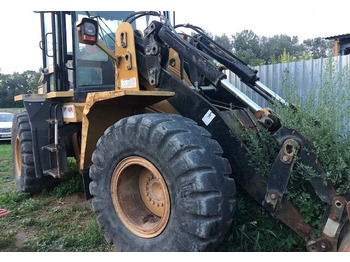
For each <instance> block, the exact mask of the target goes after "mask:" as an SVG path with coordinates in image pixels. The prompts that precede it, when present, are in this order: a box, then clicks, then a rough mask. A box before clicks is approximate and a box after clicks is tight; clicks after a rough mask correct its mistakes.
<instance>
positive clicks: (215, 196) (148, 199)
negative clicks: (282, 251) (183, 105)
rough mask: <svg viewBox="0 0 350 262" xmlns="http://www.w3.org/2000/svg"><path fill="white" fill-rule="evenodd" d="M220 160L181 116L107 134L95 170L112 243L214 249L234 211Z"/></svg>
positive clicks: (144, 118)
mask: <svg viewBox="0 0 350 262" xmlns="http://www.w3.org/2000/svg"><path fill="white" fill-rule="evenodd" d="M221 154H222V148H221V147H220V145H219V144H218V143H217V142H216V141H215V140H212V139H211V138H210V133H209V132H208V131H207V130H205V129H204V128H202V127H199V126H197V125H196V123H195V122H193V121H192V120H190V119H187V118H183V117H181V116H177V115H168V114H145V115H136V116H132V117H128V118H124V119H122V120H120V121H119V122H117V123H116V124H115V125H113V126H111V127H109V128H108V129H107V130H106V131H105V133H104V135H103V136H102V137H101V138H100V139H99V141H98V143H97V149H96V150H95V152H94V153H93V157H92V161H93V165H92V166H91V168H90V177H91V179H92V182H91V183H90V192H91V194H92V195H93V196H94V199H93V201H92V206H93V210H94V211H95V212H96V213H97V214H98V218H97V221H98V224H99V226H100V227H101V228H103V229H104V230H105V238H106V240H107V242H108V243H109V244H114V249H115V251H210V250H213V249H214V248H215V247H216V246H217V245H218V244H219V243H220V241H221V240H222V239H223V237H224V235H225V233H226V232H227V230H228V228H229V227H230V225H231V222H232V218H233V212H234V209H235V200H234V194H235V191H236V188H235V183H234V180H233V179H231V178H229V174H230V173H231V167H230V164H229V162H228V160H227V159H225V158H222V157H221ZM145 174H146V175H145ZM150 210H151V211H150ZM150 221H151V222H150Z"/></svg>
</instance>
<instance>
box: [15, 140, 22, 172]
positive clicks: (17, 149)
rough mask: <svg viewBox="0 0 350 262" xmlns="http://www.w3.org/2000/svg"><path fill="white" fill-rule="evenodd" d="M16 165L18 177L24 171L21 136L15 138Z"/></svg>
mask: <svg viewBox="0 0 350 262" xmlns="http://www.w3.org/2000/svg"><path fill="white" fill-rule="evenodd" d="M15 164H16V167H15V168H16V172H17V175H18V176H21V172H22V171H21V170H22V153H21V143H20V141H19V135H16V137H15Z"/></svg>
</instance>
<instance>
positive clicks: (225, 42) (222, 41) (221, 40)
mask: <svg viewBox="0 0 350 262" xmlns="http://www.w3.org/2000/svg"><path fill="white" fill-rule="evenodd" d="M214 41H215V42H217V43H218V44H219V45H221V46H222V47H223V48H225V49H226V50H227V51H230V52H232V49H233V43H232V41H231V40H230V38H229V37H228V36H227V35H226V34H223V35H221V36H215V37H214Z"/></svg>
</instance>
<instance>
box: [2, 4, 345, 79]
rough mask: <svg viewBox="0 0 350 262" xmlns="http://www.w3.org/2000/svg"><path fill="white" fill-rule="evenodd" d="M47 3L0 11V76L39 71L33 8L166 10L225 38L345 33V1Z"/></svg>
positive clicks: (301, 37)
mask: <svg viewBox="0 0 350 262" xmlns="http://www.w3.org/2000/svg"><path fill="white" fill-rule="evenodd" d="M48 2H54V1H36V0H31V1H27V2H26V1H12V2H11V3H9V4H6V6H5V7H3V6H2V7H1V13H0V34H1V36H0V39H1V41H0V68H1V71H0V72H1V73H5V74H10V73H13V72H23V71H25V70H35V71H37V70H38V69H39V68H40V67H41V63H42V58H41V50H40V49H39V41H40V23H39V14H36V13H34V12H33V11H34V10H37V11H38V10H79V9H87V10H152V9H153V10H170V11H175V14H176V23H190V24H193V25H197V26H199V27H201V28H203V29H204V30H206V31H208V32H211V33H212V34H213V35H222V34H224V33H225V34H226V35H228V36H231V35H235V34H236V33H238V32H241V31H242V30H245V29H248V30H253V31H254V33H256V34H257V35H259V36H267V37H269V36H273V35H276V34H277V35H279V34H286V35H289V36H298V38H299V40H300V42H301V41H302V40H305V39H309V38H315V37H319V36H320V37H328V36H334V35H341V34H347V33H350V23H349V13H350V1H349V0H333V1H331V0H319V1H314V0H312V1H310V0H289V1H284V0H279V1H278V0H261V1H258V0H249V1H247V0H240V1H236V0H231V1H228V0H221V1H212V0H207V1H198V0H197V1H194V0H192V1H191V0H175V1H169V2H167V1H165V0H163V1H161V0H153V1H146V0H144V1H140V0H133V1H107V0H106V1H105V0H99V1H95V2H92V1H82V0H78V1H76V0H75V1H72V0H60V1H55V2H54V4H52V3H48ZM97 4H98V5H97Z"/></svg>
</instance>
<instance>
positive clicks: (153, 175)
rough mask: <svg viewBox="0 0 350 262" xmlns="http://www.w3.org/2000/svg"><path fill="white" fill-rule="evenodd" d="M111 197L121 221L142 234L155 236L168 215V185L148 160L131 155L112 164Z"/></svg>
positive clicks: (137, 233) (133, 230) (136, 232)
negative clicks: (114, 166)
mask: <svg viewBox="0 0 350 262" xmlns="http://www.w3.org/2000/svg"><path fill="white" fill-rule="evenodd" d="M111 197H112V201H113V205H114V208H115V210H116V212H117V214H118V216H119V218H120V220H121V221H122V223H123V224H124V225H125V226H126V227H127V228H128V229H129V230H130V231H131V232H132V233H134V234H135V235H137V236H139V237H143V238H153V237H156V236H158V235H159V234H160V233H161V232H162V231H163V230H164V228H165V227H166V225H167V223H168V220H169V217H170V198H169V193H168V188H167V186H166V183H165V181H164V179H163V176H162V175H161V174H160V172H159V171H158V169H157V168H156V167H155V166H154V165H153V164H152V163H151V162H149V161H148V160H146V159H144V158H141V157H138V156H131V157H128V158H125V159H123V160H122V161H121V162H120V163H119V164H118V165H117V167H116V168H115V170H114V172H113V175H112V180H111Z"/></svg>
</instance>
